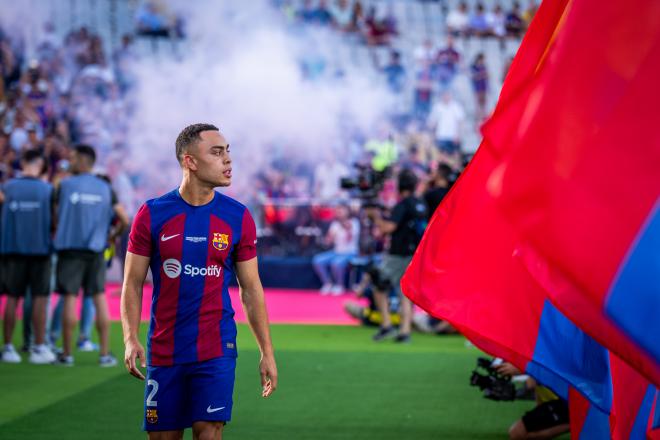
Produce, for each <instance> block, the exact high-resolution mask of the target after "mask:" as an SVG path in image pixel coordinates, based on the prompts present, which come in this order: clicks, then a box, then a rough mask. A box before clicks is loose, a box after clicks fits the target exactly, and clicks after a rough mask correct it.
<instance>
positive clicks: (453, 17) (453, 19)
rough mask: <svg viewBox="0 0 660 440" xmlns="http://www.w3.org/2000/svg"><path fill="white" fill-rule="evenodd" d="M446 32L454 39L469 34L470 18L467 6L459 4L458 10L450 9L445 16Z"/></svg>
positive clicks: (463, 3) (462, 3)
mask: <svg viewBox="0 0 660 440" xmlns="http://www.w3.org/2000/svg"><path fill="white" fill-rule="evenodd" d="M445 24H446V26H447V32H449V34H450V35H452V36H454V37H466V36H468V34H469V30H470V29H469V25H470V16H469V14H468V5H467V3H466V2H461V3H459V5H458V8H456V9H452V10H451V11H449V14H447V21H446V23H445Z"/></svg>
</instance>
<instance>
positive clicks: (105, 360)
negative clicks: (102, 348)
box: [99, 353, 117, 367]
mask: <svg viewBox="0 0 660 440" xmlns="http://www.w3.org/2000/svg"><path fill="white" fill-rule="evenodd" d="M115 365H117V358H115V356H114V355H113V354H112V353H108V354H105V355H101V356H99V366H100V367H114V366H115Z"/></svg>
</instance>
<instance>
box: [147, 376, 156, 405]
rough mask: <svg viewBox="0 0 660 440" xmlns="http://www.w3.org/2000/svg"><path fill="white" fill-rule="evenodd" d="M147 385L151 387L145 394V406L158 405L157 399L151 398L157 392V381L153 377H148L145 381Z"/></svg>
mask: <svg viewBox="0 0 660 440" xmlns="http://www.w3.org/2000/svg"><path fill="white" fill-rule="evenodd" d="M147 386H151V387H152V388H151V392H150V393H149V395H148V396H147V406H158V401H157V400H152V399H153V398H154V397H156V393H157V392H158V382H156V381H155V380H153V379H149V380H148V381H147Z"/></svg>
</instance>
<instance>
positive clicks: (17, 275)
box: [0, 150, 55, 364]
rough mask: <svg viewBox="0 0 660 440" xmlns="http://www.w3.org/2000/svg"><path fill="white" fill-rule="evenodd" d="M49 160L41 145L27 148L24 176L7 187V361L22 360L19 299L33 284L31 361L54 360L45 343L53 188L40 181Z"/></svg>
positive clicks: (2, 245)
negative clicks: (17, 343) (16, 337)
mask: <svg viewBox="0 0 660 440" xmlns="http://www.w3.org/2000/svg"><path fill="white" fill-rule="evenodd" d="M44 165H45V159H44V157H43V156H42V155H41V153H39V152H38V151H35V150H27V151H26V152H25V153H24V154H23V157H22V159H21V169H22V172H23V174H22V176H21V177H19V178H16V179H11V180H10V181H9V182H7V183H6V184H5V185H4V186H3V187H2V192H3V193H4V194H3V198H4V204H3V206H2V216H1V217H2V219H1V222H2V234H1V236H2V238H1V240H0V254H2V255H3V256H4V257H5V264H6V267H5V283H6V285H7V290H8V293H9V296H8V297H7V305H6V307H5V316H4V342H5V346H4V349H3V350H2V355H1V356H2V357H1V359H2V361H3V362H11V363H18V362H20V361H21V357H20V356H19V354H18V353H17V352H16V350H15V349H14V346H13V345H12V335H13V333H14V325H15V322H16V306H17V305H18V299H19V298H21V297H25V295H26V293H27V291H28V288H29V289H30V295H32V299H33V312H32V325H33V328H34V337H35V341H34V342H35V344H34V345H33V346H32V347H31V348H30V358H29V360H30V362H31V363H33V364H50V363H51V362H53V361H54V360H55V355H54V354H53V353H52V352H51V351H50V349H49V348H48V347H47V346H46V344H45V337H46V309H47V306H48V295H49V294H50V275H51V263H50V252H51V237H50V234H51V198H52V192H53V188H52V186H51V185H50V184H48V183H46V182H44V181H42V180H39V176H41V175H42V174H43V171H44Z"/></svg>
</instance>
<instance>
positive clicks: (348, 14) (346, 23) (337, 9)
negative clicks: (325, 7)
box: [329, 0, 353, 32]
mask: <svg viewBox="0 0 660 440" xmlns="http://www.w3.org/2000/svg"><path fill="white" fill-rule="evenodd" d="M329 11H330V15H331V16H332V23H333V25H334V26H335V27H336V28H337V29H339V30H340V31H343V32H348V31H350V29H351V22H352V19H353V11H352V9H351V6H350V5H349V4H348V0H337V1H336V3H335V4H334V5H332V6H330V9H329Z"/></svg>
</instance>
